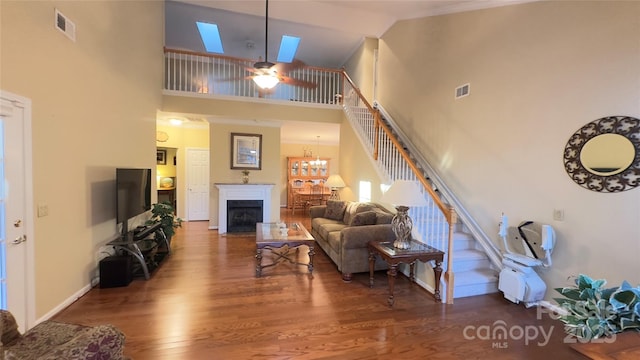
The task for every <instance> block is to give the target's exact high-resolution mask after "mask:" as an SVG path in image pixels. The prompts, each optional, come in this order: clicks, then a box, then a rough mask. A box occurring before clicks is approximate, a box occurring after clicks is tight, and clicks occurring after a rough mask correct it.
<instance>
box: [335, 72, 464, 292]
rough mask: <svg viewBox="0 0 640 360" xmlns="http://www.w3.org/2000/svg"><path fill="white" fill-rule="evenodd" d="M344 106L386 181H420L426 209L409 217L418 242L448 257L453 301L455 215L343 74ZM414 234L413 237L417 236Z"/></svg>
mask: <svg viewBox="0 0 640 360" xmlns="http://www.w3.org/2000/svg"><path fill="white" fill-rule="evenodd" d="M344 76H345V81H344V90H343V94H344V99H343V107H344V110H345V113H346V114H347V118H348V119H349V121H350V122H351V124H352V126H353V127H354V128H355V129H356V131H357V133H358V134H359V136H360V138H361V140H362V142H363V145H364V146H365V148H366V149H367V151H369V153H370V154H372V155H373V159H374V161H375V162H376V163H377V164H378V170H379V171H381V172H382V173H383V174H384V176H385V177H386V178H387V180H389V181H390V182H391V181H394V180H411V181H417V182H420V183H421V184H422V185H423V186H422V188H421V190H422V195H423V196H424V198H425V200H426V201H427V204H428V205H427V206H425V207H419V208H410V209H409V215H410V216H411V219H412V220H413V228H414V233H415V234H417V235H418V237H419V238H418V240H420V241H421V242H423V243H425V244H427V245H430V246H433V247H435V248H437V249H439V250H442V251H445V253H446V254H447V260H446V265H447V267H446V269H445V278H444V280H445V283H446V287H447V294H446V300H447V302H448V303H452V302H453V272H452V270H451V269H452V255H453V224H455V222H456V213H455V211H454V210H453V208H451V207H450V206H448V205H446V204H445V203H443V202H442V200H441V199H440V197H439V195H438V194H437V193H436V191H435V190H434V189H433V186H432V184H431V183H430V182H429V180H428V179H427V178H425V176H424V174H423V172H422V171H421V169H420V168H418V166H417V165H416V163H415V161H414V160H413V159H412V158H411V157H410V156H409V154H408V152H407V150H406V149H405V148H404V146H403V145H402V144H401V143H400V142H399V141H398V140H397V138H396V136H394V134H393V132H392V131H391V129H390V128H389V127H388V126H387V125H386V124H385V123H383V122H382V121H381V118H380V113H379V112H378V111H377V110H375V109H373V108H372V107H371V105H369V103H368V102H367V101H366V100H365V99H364V98H363V97H362V94H361V93H360V91H359V90H358V88H357V87H356V86H355V85H354V84H353V82H352V81H351V79H349V77H348V76H347V75H346V74H344ZM415 234H414V235H415Z"/></svg>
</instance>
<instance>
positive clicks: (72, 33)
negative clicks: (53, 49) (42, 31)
mask: <svg viewBox="0 0 640 360" xmlns="http://www.w3.org/2000/svg"><path fill="white" fill-rule="evenodd" d="M54 25H55V27H56V29H58V30H60V31H61V32H62V33H63V34H65V35H66V36H67V37H68V38H69V39H71V41H73V42H75V41H76V24H74V23H73V21H71V20H69V19H68V18H67V17H66V16H64V15H63V14H62V13H61V12H60V11H58V9H56V14H55V19H54Z"/></svg>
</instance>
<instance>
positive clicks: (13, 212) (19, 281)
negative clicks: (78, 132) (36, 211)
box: [0, 93, 33, 331]
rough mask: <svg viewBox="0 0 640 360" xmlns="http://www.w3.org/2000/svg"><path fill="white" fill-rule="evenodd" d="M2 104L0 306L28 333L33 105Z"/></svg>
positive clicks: (4, 99) (11, 100) (6, 99)
mask: <svg viewBox="0 0 640 360" xmlns="http://www.w3.org/2000/svg"><path fill="white" fill-rule="evenodd" d="M0 100H1V103H0V142H1V144H0V219H1V220H2V222H1V223H0V302H1V304H0V305H1V307H2V308H4V309H8V310H9V311H11V313H12V314H13V316H14V317H15V318H16V321H17V322H18V326H19V329H21V331H25V330H26V329H27V328H28V325H33V324H29V323H30V322H31V321H28V320H30V318H31V316H30V315H31V314H30V313H31V312H32V311H33V309H31V307H32V304H33V299H31V301H30V300H29V297H28V296H27V295H28V294H29V288H30V286H31V285H32V283H31V277H30V274H31V271H32V270H33V262H32V256H33V239H31V238H30V236H28V234H29V235H30V234H32V233H33V232H32V229H33V224H30V222H31V221H32V219H31V217H27V216H26V214H27V197H28V196H27V193H28V192H29V194H30V190H29V188H28V185H30V184H31V179H30V175H27V174H31V172H30V164H31V159H30V151H29V152H27V151H26V148H27V146H25V142H26V141H25V139H26V138H25V129H26V131H27V132H29V133H30V120H29V118H28V116H29V115H28V114H27V113H26V112H30V102H29V103H25V102H23V101H19V100H16V97H15V96H11V95H10V94H8V93H2V96H1V99H0ZM25 106H26V108H25ZM29 136H30V135H29Z"/></svg>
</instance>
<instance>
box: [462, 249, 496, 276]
mask: <svg viewBox="0 0 640 360" xmlns="http://www.w3.org/2000/svg"><path fill="white" fill-rule="evenodd" d="M490 266H491V265H490V262H489V259H488V258H487V255H485V254H484V253H483V252H482V251H479V250H475V249H467V250H460V251H455V252H454V253H453V272H454V273H458V272H463V271H469V270H475V269H482V268H489V267H490Z"/></svg>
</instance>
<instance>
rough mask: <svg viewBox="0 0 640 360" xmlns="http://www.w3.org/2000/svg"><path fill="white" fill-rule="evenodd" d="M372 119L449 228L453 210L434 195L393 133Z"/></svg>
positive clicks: (452, 218)
mask: <svg viewBox="0 0 640 360" xmlns="http://www.w3.org/2000/svg"><path fill="white" fill-rule="evenodd" d="M374 118H375V119H377V120H378V121H379V123H380V125H379V126H380V127H381V128H382V130H383V131H384V132H385V133H386V134H387V137H388V138H389V139H390V140H391V142H392V143H393V145H394V146H395V147H396V150H398V152H400V155H401V156H402V158H403V159H404V161H406V162H407V164H408V165H409V167H410V168H411V170H412V171H413V172H414V173H415V174H416V175H419V176H418V180H420V183H422V186H424V188H425V189H427V192H429V195H431V198H432V199H433V201H434V202H435V203H436V205H437V206H438V208H439V209H440V211H441V212H442V215H444V217H445V218H446V219H447V222H448V223H449V227H450V228H451V226H452V225H453V220H454V216H453V215H452V214H455V211H453V208H451V207H450V206H448V205H446V204H445V203H444V202H442V200H441V199H440V197H439V196H438V194H436V192H435V191H434V190H433V188H432V187H431V184H429V183H428V182H427V179H425V177H424V175H422V174H421V172H420V169H419V168H418V166H417V165H416V164H415V162H414V161H413V159H411V157H410V156H409V154H408V153H407V151H406V150H405V149H404V147H402V145H401V144H400V142H399V141H398V140H397V139H396V137H395V136H394V135H393V133H392V132H391V130H390V129H389V127H388V126H387V124H385V123H383V122H382V121H380V120H379V118H377V117H374Z"/></svg>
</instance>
